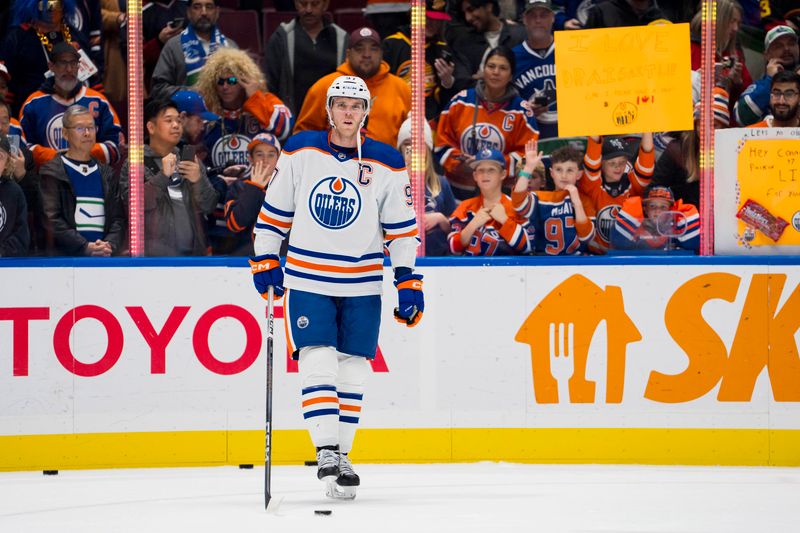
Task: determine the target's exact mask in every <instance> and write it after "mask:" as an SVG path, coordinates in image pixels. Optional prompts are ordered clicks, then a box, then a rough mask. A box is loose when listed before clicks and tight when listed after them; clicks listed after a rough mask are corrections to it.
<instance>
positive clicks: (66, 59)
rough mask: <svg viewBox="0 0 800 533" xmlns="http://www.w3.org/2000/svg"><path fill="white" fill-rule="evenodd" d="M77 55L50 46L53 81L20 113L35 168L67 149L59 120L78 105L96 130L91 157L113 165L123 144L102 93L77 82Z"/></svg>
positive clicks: (68, 48) (65, 46) (71, 49)
mask: <svg viewBox="0 0 800 533" xmlns="http://www.w3.org/2000/svg"><path fill="white" fill-rule="evenodd" d="M79 60H80V55H79V54H78V51H77V50H76V49H75V48H74V47H73V46H72V45H70V44H68V43H66V42H60V43H57V44H56V45H54V46H53V51H52V52H51V53H50V61H49V62H48V66H49V67H50V70H51V71H52V72H53V77H51V78H49V79H48V80H47V81H45V82H44V84H43V85H42V87H41V88H40V89H39V90H38V91H36V92H34V93H33V94H31V95H30V96H29V97H28V99H27V101H26V102H25V104H24V105H23V106H22V110H21V111H20V124H21V125H22V129H23V131H24V132H25V137H26V138H27V141H28V145H29V147H30V149H31V151H32V152H33V157H34V160H35V161H36V165H37V166H41V165H43V164H44V163H46V162H48V161H50V160H51V159H53V158H54V157H55V156H56V153H57V152H58V151H60V150H65V149H66V148H67V140H66V137H65V136H64V129H63V124H62V117H63V116H64V112H65V111H66V110H67V108H68V107H70V106H72V105H75V104H78V105H81V106H83V107H85V108H87V109H89V110H91V114H92V117H93V118H94V122H95V126H96V127H97V137H96V143H95V144H94V146H93V147H92V153H91V155H92V157H94V158H95V159H97V160H98V161H99V162H101V163H105V164H107V165H112V166H113V165H114V164H115V163H116V162H117V160H118V159H119V147H118V145H119V143H121V142H123V141H124V138H123V136H122V127H121V126H120V123H119V119H118V118H117V114H116V113H115V112H114V108H113V107H111V104H110V103H109V102H108V100H107V99H106V97H105V96H103V95H102V94H101V93H99V92H97V91H95V90H94V89H90V88H88V87H86V86H84V85H82V84H81V83H80V82H79V81H78V63H79Z"/></svg>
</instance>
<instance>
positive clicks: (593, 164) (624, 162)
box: [578, 132, 655, 253]
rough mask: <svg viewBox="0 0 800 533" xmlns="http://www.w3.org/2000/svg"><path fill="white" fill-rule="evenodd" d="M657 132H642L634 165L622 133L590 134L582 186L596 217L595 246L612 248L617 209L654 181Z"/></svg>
mask: <svg viewBox="0 0 800 533" xmlns="http://www.w3.org/2000/svg"><path fill="white" fill-rule="evenodd" d="M653 148H654V147H653V134H652V133H649V132H646V133H642V141H641V143H640V144H639V153H638V155H637V156H636V161H635V162H634V163H633V165H631V162H630V153H629V151H628V143H627V142H626V141H625V140H624V139H622V138H618V137H608V138H606V139H605V140H603V141H602V143H601V139H600V137H589V141H588V144H587V146H586V154H585V155H584V159H583V166H584V172H583V176H581V179H580V180H579V181H578V190H579V191H580V192H581V194H582V195H583V196H585V197H586V199H587V202H586V207H587V213H588V215H589V216H590V217H592V218H594V224H595V228H596V231H595V235H594V238H593V240H592V243H591V250H592V251H593V252H595V253H605V252H606V251H607V250H608V244H609V242H610V241H609V239H610V238H611V228H612V226H613V225H614V219H615V218H616V212H617V210H618V209H619V206H621V205H622V204H623V203H624V202H625V200H627V199H628V198H629V197H630V196H640V195H641V194H642V191H643V190H644V188H645V187H647V185H648V184H649V183H650V179H651V178H652V176H653V166H654V164H655V153H654V151H653Z"/></svg>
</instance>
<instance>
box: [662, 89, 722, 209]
mask: <svg viewBox="0 0 800 533" xmlns="http://www.w3.org/2000/svg"><path fill="white" fill-rule="evenodd" d="M712 94H713V101H712V103H711V107H712V112H713V114H714V128H715V129H721V128H727V127H728V126H729V125H730V115H729V113H728V93H727V91H725V89H724V88H722V87H714V89H713V90H712ZM702 109H703V103H702V102H697V104H695V106H694V129H692V130H691V131H684V132H682V133H681V134H680V136H679V137H678V138H677V139H675V140H673V141H672V142H670V143H669V144H668V145H667V147H666V149H665V150H664V152H663V153H662V154H661V157H659V158H658V161H657V162H656V166H655V171H654V172H653V181H652V183H654V184H657V185H663V186H666V187H669V188H670V190H672V191H673V193H674V194H675V197H676V198H677V199H679V200H681V201H682V202H683V203H684V204H691V205H694V206H699V205H700V135H699V133H698V132H697V128H698V126H699V125H700V114H701V113H702Z"/></svg>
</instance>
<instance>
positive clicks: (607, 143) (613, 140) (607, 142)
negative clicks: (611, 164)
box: [603, 137, 630, 161]
mask: <svg viewBox="0 0 800 533" xmlns="http://www.w3.org/2000/svg"><path fill="white" fill-rule="evenodd" d="M621 155H624V156H625V157H630V154H629V153H628V143H626V142H625V140H623V139H620V138H619V137H606V138H605V139H603V160H604V161H605V160H606V159H614V158H615V157H619V156H621Z"/></svg>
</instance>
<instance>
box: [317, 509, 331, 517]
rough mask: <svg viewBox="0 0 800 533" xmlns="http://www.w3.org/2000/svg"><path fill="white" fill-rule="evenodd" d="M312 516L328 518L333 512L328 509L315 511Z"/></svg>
mask: <svg viewBox="0 0 800 533" xmlns="http://www.w3.org/2000/svg"><path fill="white" fill-rule="evenodd" d="M314 514H315V515H319V516H328V515H331V514H333V511H331V510H330V509H315V510H314Z"/></svg>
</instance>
